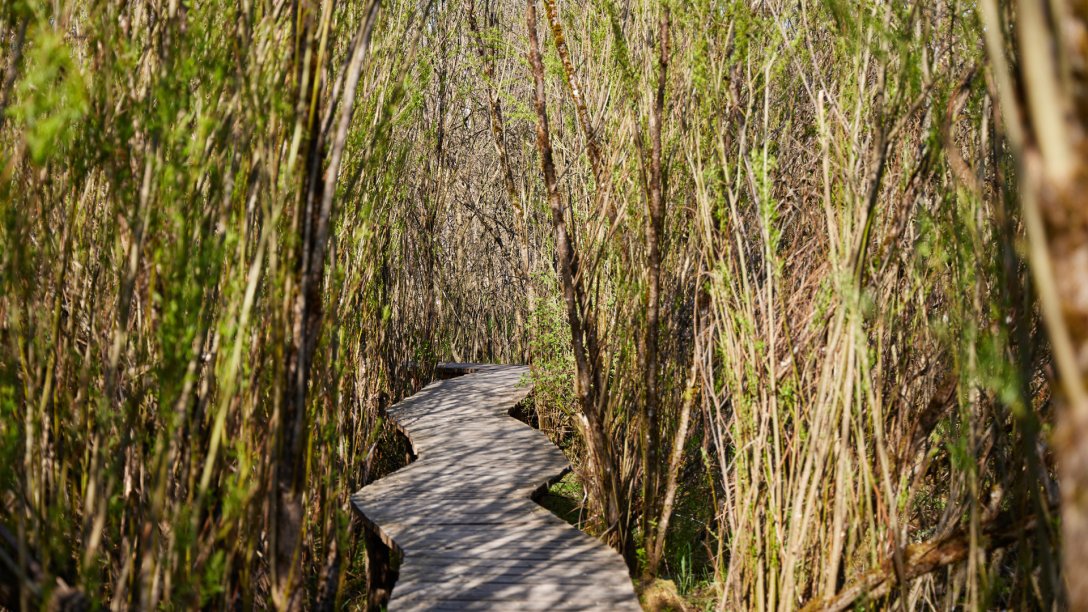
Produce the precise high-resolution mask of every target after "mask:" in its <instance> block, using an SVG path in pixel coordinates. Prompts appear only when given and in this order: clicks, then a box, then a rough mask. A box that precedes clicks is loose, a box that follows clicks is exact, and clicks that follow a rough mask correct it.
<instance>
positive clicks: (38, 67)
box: [6, 26, 88, 165]
mask: <svg viewBox="0 0 1088 612" xmlns="http://www.w3.org/2000/svg"><path fill="white" fill-rule="evenodd" d="M29 37H30V40H31V48H30V50H29V52H28V53H27V58H26V65H25V67H24V75H25V76H24V77H23V78H21V79H19V80H18V82H17V83H16V85H15V103H14V104H13V105H12V106H11V107H10V108H8V109H7V111H6V113H7V115H8V116H9V117H11V119H12V120H13V121H14V122H15V123H16V126H17V127H16V129H18V130H19V131H21V132H22V133H23V134H24V136H25V138H26V146H27V147H28V148H29V149H30V158H31V160H33V161H34V163H35V164H38V165H44V164H46V163H47V162H48V161H50V160H51V159H53V158H54V157H59V156H61V155H63V154H64V153H65V151H66V149H67V147H69V146H71V144H72V142H73V141H74V139H75V134H76V133H77V132H78V130H77V124H78V123H79V121H80V120H81V119H82V118H83V116H84V114H86V112H87V110H88V104H87V94H86V91H85V85H84V82H83V75H82V74H81V71H80V68H79V67H78V66H77V64H76V63H75V61H74V60H73V58H72V51H71V49H69V47H68V45H67V44H66V43H65V42H64V39H63V38H61V37H59V36H57V35H56V34H54V33H52V32H51V31H49V30H48V29H47V28H44V27H42V26H35V27H34V31H33V32H31V34H30V35H29Z"/></svg>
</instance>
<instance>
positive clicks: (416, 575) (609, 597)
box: [352, 364, 639, 610]
mask: <svg viewBox="0 0 1088 612" xmlns="http://www.w3.org/2000/svg"><path fill="white" fill-rule="evenodd" d="M436 372H437V375H438V377H439V378H442V379H444V380H439V381H437V382H434V383H431V384H430V385H427V386H426V387H424V388H423V389H422V390H421V391H420V392H419V393H417V394H415V395H413V396H412V397H410V398H408V399H406V400H404V401H402V402H400V403H398V404H397V405H396V406H393V407H392V408H390V409H389V411H388V413H389V416H390V417H391V418H392V419H393V420H394V421H395V422H396V424H397V426H398V428H399V429H400V430H401V431H402V432H404V434H405V435H406V436H407V437H408V438H409V441H410V442H411V444H412V447H413V450H414V452H415V453H416V456H417V460H416V461H415V462H414V463H412V464H411V465H409V466H407V467H405V468H403V469H401V470H398V471H397V472H395V473H393V474H391V475H389V476H388V477H386V478H383V479H382V480H380V481H378V482H376V483H373V484H371V485H369V486H367V487H364V488H363V489H361V490H360V491H358V492H356V493H355V495H353V496H352V502H353V505H354V506H355V507H356V509H357V510H358V511H359V512H360V513H361V514H362V515H363V516H364V519H365V521H366V522H367V524H369V525H371V526H372V527H373V528H374V529H376V530H377V531H379V533H380V535H381V537H382V539H383V541H385V542H386V543H388V544H390V545H392V546H395V547H396V548H398V549H400V551H401V552H402V554H403V555H404V559H403V564H402V566H401V570H400V578H399V579H398V581H397V584H396V586H395V587H394V589H393V594H392V598H391V599H390V601H389V609H390V610H403V609H420V610H422V609H427V610H448V609H458V610H482V609H523V610H544V609H547V610H584V609H602V610H638V609H639V608H638V600H637V598H636V597H635V593H634V589H633V588H632V586H631V580H630V578H629V577H628V575H627V570H626V566H625V565H624V563H623V560H622V558H620V556H619V555H618V554H617V553H616V552H615V551H613V550H611V549H609V548H608V547H606V546H604V545H603V544H602V543H601V542H599V541H598V540H596V539H594V538H592V537H590V536H588V535H586V534H584V533H582V532H580V531H578V530H577V529H574V528H573V527H571V526H569V525H567V524H566V523H565V522H563V521H562V520H560V519H559V518H557V517H555V516H554V515H552V514H551V513H550V512H548V511H547V510H545V509H543V508H541V507H540V506H539V505H537V504H535V503H534V502H532V500H531V495H532V494H533V492H534V491H537V490H539V489H540V488H541V487H543V486H546V485H547V484H548V483H549V482H552V481H554V480H556V479H558V478H559V477H560V476H561V475H562V474H563V473H564V472H565V471H566V470H567V469H568V468H569V466H568V464H567V461H566V458H565V457H564V456H563V453H562V452H561V451H560V450H559V449H558V448H556V447H555V446H554V445H552V444H551V443H550V442H549V441H548V439H547V437H546V436H544V434H542V433H541V432H539V431H536V430H534V429H532V428H530V427H528V426H527V425H525V424H524V423H521V422H519V421H517V420H515V419H513V418H511V417H510V416H509V412H510V410H511V409H512V408H513V407H514V406H515V405H516V404H517V403H518V402H521V401H522V400H524V399H525V397H526V396H527V395H528V393H529V391H530V389H529V387H528V385H527V384H525V382H524V380H525V378H526V374H527V372H528V369H527V368H524V367H514V366H492V365H486V364H439V367H438V369H437V370H436ZM455 376H456V377H455Z"/></svg>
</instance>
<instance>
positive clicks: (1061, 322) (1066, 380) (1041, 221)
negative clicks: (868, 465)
mask: <svg viewBox="0 0 1088 612" xmlns="http://www.w3.org/2000/svg"><path fill="white" fill-rule="evenodd" d="M1048 8H1049V9H1050V11H1054V12H1053V13H1050V12H1049V11H1048V10H1047V9H1048ZM982 15H983V18H984V21H985V24H986V37H987V40H986V42H987V51H988V54H989V60H990V64H991V68H992V70H993V74H994V77H995V80H996V82H997V86H998V91H999V101H1000V106H1001V109H1002V111H1003V113H1004V117H1005V125H1006V132H1007V136H1008V140H1009V144H1010V145H1011V148H1012V149H1013V151H1014V153H1015V155H1016V157H1017V162H1018V165H1019V174H1020V175H1021V176H1020V182H1021V206H1022V209H1023V218H1024V227H1025V229H1026V231H1027V238H1028V242H1029V261H1030V263H1031V269H1032V273H1033V276H1034V279H1035V285H1036V289H1037V291H1038V296H1039V306H1040V311H1041V312H1042V315H1043V320H1044V321H1045V322H1046V326H1047V331H1048V333H1049V336H1050V341H1051V349H1052V352H1053V356H1054V363H1055V365H1056V370H1057V371H1056V375H1057V380H1056V382H1057V383H1058V384H1056V385H1055V386H1054V389H1053V393H1054V396H1055V400H1056V403H1057V404H1058V420H1057V427H1056V429H1055V434H1054V443H1055V444H1054V445H1055V451H1056V456H1057V464H1058V478H1059V483H1060V486H1061V532H1062V573H1063V575H1064V578H1065V589H1066V595H1067V598H1068V599H1067V602H1066V603H1067V604H1068V606H1069V608H1070V609H1072V610H1085V609H1088V390H1086V385H1085V381H1086V379H1088V290H1086V289H1085V288H1086V287H1088V142H1086V141H1085V140H1086V139H1085V134H1086V130H1088V91H1086V89H1085V88H1086V86H1088V83H1086V80H1088V76H1086V75H1085V73H1084V72H1083V70H1069V69H1068V67H1071V66H1083V65H1084V62H1085V60H1088V46H1086V45H1085V41H1084V34H1083V33H1084V32H1085V28H1088V8H1086V7H1084V6H1083V4H1082V3H1075V2H1054V3H1050V4H1047V3H1041V2H1034V1H1032V0H1019V1H1018V2H1017V3H1016V13H1015V19H1016V23H1015V26H1016V34H1017V36H1016V42H1017V45H1018V47H1017V51H1018V53H1019V56H1020V57H1019V58H1018V59H1019V61H1018V62H1017V64H1016V67H1015V68H1013V67H1011V66H1010V65H1009V63H1008V61H1007V60H1006V58H1005V39H1004V37H1003V36H1002V32H1004V30H1005V29H1004V28H1003V27H1002V19H1001V14H1000V13H999V11H998V7H997V4H996V2H995V1H994V0H986V1H984V2H983V3H982ZM1055 24H1065V25H1063V26H1062V27H1055ZM1063 67H1065V68H1064V69H1063ZM1063 73H1064V74H1063Z"/></svg>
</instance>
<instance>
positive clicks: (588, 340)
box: [525, 0, 635, 569]
mask: <svg viewBox="0 0 1088 612" xmlns="http://www.w3.org/2000/svg"><path fill="white" fill-rule="evenodd" d="M525 19H526V23H527V25H528V30H529V66H530V68H531V70H532V72H533V82H534V97H533V103H534V108H535V110H536V116H537V124H536V143H537V149H538V151H539V152H540V166H541V171H542V172H543V174H544V185H545V188H546V190H547V193H548V206H549V208H550V209H551V217H552V228H553V229H554V231H555V248H556V260H557V263H558V268H559V280H560V283H561V284H562V288H563V300H564V303H565V304H566V310H567V319H568V322H569V325H570V330H571V347H572V349H573V352H574V363H575V377H574V383H575V384H574V390H575V394H576V395H577V397H578V404H579V407H580V409H581V415H579V416H580V418H579V423H580V424H581V426H582V429H583V433H584V435H585V440H586V446H587V451H588V455H589V457H588V459H589V465H590V472H591V475H592V477H593V479H594V481H595V482H593V483H590V486H591V491H592V492H593V493H594V497H595V498H596V500H597V502H598V503H600V504H601V510H602V513H603V515H604V521H605V523H606V527H607V529H606V531H607V532H608V534H609V540H610V542H611V543H612V544H613V545H614V546H615V547H616V548H617V549H618V550H620V552H621V553H623V555H624V559H625V560H626V561H627V564H628V567H629V568H632V569H633V567H634V563H635V555H634V550H633V546H632V544H633V543H632V542H631V539H630V537H629V531H630V528H629V522H628V518H627V517H626V516H625V515H626V513H625V512H624V508H625V507H626V504H624V503H623V500H624V499H625V496H624V492H623V491H621V490H620V488H619V486H618V475H617V469H616V468H617V466H616V465H615V459H614V457H615V453H614V452H613V449H612V444H611V441H610V439H609V436H608V431H607V428H606V424H605V422H604V415H603V410H604V405H605V402H604V398H602V397H601V393H602V391H601V372H600V370H601V366H600V363H599V359H600V351H599V349H598V346H597V340H596V331H595V329H594V328H595V325H596V323H595V321H594V319H593V317H592V314H591V313H590V306H589V304H588V300H587V299H586V296H585V291H584V289H583V285H582V283H583V282H584V279H582V278H581V277H580V276H579V275H578V260H577V258H576V251H575V248H574V244H573V237H572V236H570V234H569V232H568V229H567V222H566V212H565V210H564V207H563V203H562V200H561V199H560V196H559V187H558V185H557V181H556V174H555V162H554V160H553V158H552V146H551V137H550V135H549V129H548V109H547V101H546V99H545V94H544V64H543V61H542V60H541V55H540V40H539V38H538V37H537V29H536V28H537V25H536V0H528V2H527V3H526V10H525Z"/></svg>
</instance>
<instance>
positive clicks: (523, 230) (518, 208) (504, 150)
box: [468, 0, 536, 361]
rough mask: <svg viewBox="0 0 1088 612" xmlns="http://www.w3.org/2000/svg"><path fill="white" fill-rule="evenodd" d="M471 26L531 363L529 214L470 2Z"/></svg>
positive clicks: (521, 331) (524, 346)
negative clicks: (507, 210)
mask: <svg viewBox="0 0 1088 612" xmlns="http://www.w3.org/2000/svg"><path fill="white" fill-rule="evenodd" d="M468 25H469V28H470V29H471V30H472V36H473V39H474V40H475V42H476V53H477V55H479V56H480V64H481V65H482V66H483V69H484V76H485V77H486V81H487V87H486V89H487V106H488V110H489V114H490V118H491V135H492V137H493V138H494V142H495V152H496V153H498V155H499V165H500V166H501V170H502V178H503V185H504V186H505V187H506V197H507V199H508V200H509V204H510V207H511V208H513V209H514V231H515V232H517V235H518V236H517V238H518V253H519V255H520V258H521V282H522V285H523V290H524V291H525V303H526V306H527V308H526V309H522V308H518V309H516V310H515V317H516V318H517V326H518V339H519V342H520V343H521V347H520V352H521V356H522V359H523V360H525V361H528V356H529V342H528V331H527V326H526V322H525V320H526V316H525V310H528V311H529V312H531V311H532V308H533V303H534V302H535V301H536V296H535V292H534V290H533V283H532V267H531V262H530V260H529V230H528V223H529V214H528V210H527V207H526V206H525V203H524V202H523V201H522V198H521V197H520V196H519V195H518V190H517V186H516V185H515V183H514V169H513V165H512V164H511V163H510V151H509V147H508V146H507V144H506V128H505V126H504V124H503V118H502V103H501V102H500V101H499V98H498V95H497V94H496V93H495V67H494V64H493V63H492V61H491V58H490V57H489V55H488V53H487V48H486V47H485V45H484V41H483V37H482V36H481V34H480V25H479V22H478V21H477V20H476V2H475V0H470V1H469V3H468Z"/></svg>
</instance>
